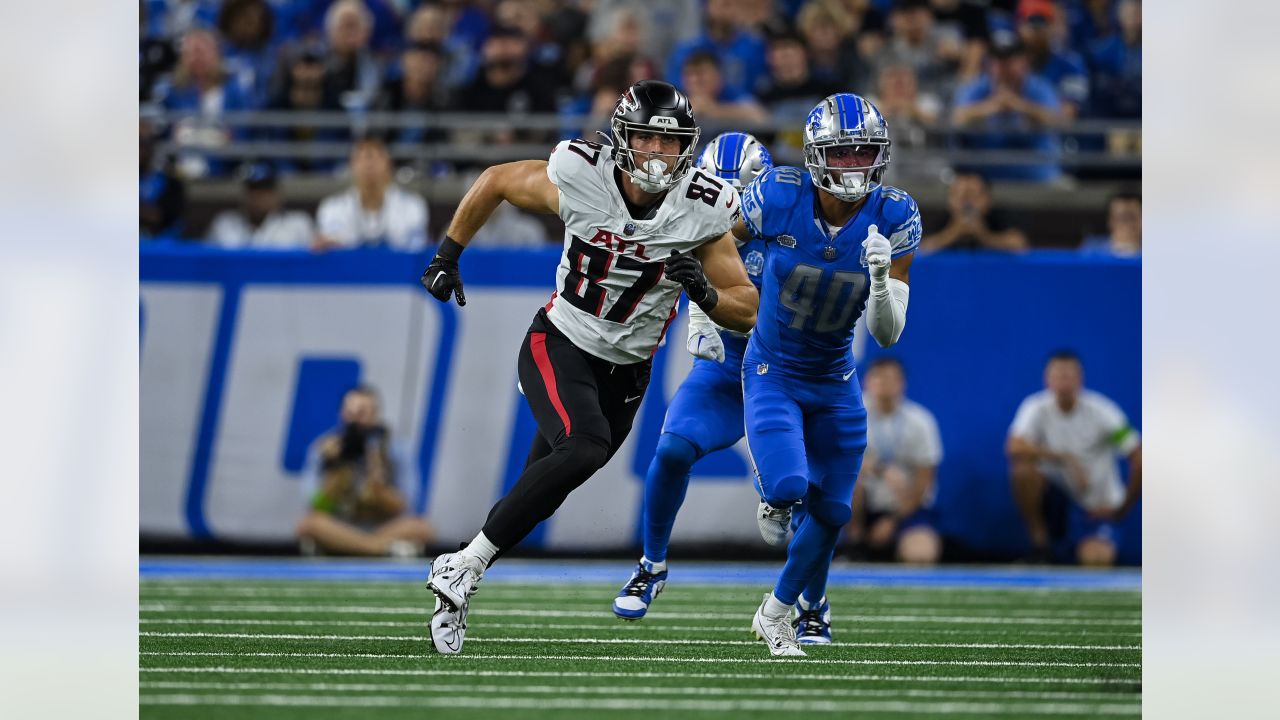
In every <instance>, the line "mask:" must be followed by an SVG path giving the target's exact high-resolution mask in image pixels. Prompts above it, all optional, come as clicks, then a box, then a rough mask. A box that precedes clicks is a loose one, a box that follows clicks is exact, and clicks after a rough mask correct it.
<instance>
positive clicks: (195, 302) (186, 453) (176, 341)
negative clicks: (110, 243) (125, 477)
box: [138, 283, 222, 536]
mask: <svg viewBox="0 0 1280 720" xmlns="http://www.w3.org/2000/svg"><path fill="white" fill-rule="evenodd" d="M141 295H142V322H143V325H142V349H141V360H142V362H141V366H140V367H139V370H138V385H139V387H138V435H139V457H138V461H139V465H138V525H139V528H140V529H141V530H142V531H143V532H149V533H156V534H160V535H169V536H182V535H186V534H187V532H188V530H189V528H188V527H187V520H186V514H185V509H184V508H185V502H186V491H187V481H188V480H189V478H190V477H191V462H192V460H193V459H194V457H195V449H196V436H197V433H199V431H200V418H201V413H202V410H203V408H204V397H205V389H206V388H207V387H208V384H209V369H210V367H209V361H210V359H211V357H212V353H213V341H214V337H215V334H216V332H217V327H218V313H219V310H220V309H221V306H222V288H221V287H219V286H217V285H205V284H197V283H180V284H179V283H174V284H170V283H146V284H144V285H142V287H141Z"/></svg>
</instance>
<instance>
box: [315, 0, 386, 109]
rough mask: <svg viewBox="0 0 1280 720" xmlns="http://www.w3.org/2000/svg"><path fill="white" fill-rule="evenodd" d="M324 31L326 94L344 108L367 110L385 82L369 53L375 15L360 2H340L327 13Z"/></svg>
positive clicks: (347, 0)
mask: <svg viewBox="0 0 1280 720" xmlns="http://www.w3.org/2000/svg"><path fill="white" fill-rule="evenodd" d="M324 30H325V38H326V39H327V41H328V56H327V57H326V58H325V69H324V84H325V91H326V92H328V93H329V94H330V95H331V96H333V97H335V98H337V99H338V103H339V104H340V105H342V107H344V108H348V109H367V108H368V107H370V106H371V105H372V104H373V101H374V99H375V98H376V97H377V95H378V86H379V85H380V84H381V82H382V69H381V68H380V67H379V66H378V63H377V61H376V60H374V57H373V54H372V53H371V52H370V50H369V38H370V35H371V33H372V32H373V14H372V13H370V12H369V9H368V8H367V7H365V5H364V3H362V2H361V1H360V0H338V1H337V2H335V3H334V4H332V5H330V6H329V10H328V12H327V13H325V17H324Z"/></svg>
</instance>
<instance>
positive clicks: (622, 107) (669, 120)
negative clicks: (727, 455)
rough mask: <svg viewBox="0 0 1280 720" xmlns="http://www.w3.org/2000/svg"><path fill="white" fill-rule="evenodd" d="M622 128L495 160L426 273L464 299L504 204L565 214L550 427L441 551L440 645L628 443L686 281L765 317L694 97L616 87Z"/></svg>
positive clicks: (692, 288)
mask: <svg viewBox="0 0 1280 720" xmlns="http://www.w3.org/2000/svg"><path fill="white" fill-rule="evenodd" d="M610 128H611V130H612V141H613V142H612V146H611V147H607V146H604V145H600V144H598V143H593V142H587V141H585V140H571V141H566V142H562V143H560V144H559V145H557V146H556V148H555V150H553V151H552V153H551V157H550V159H549V160H545V161H544V160H525V161H520V162H513V163H507V164H504V165H497V166H494V167H491V168H489V169H488V170H486V171H485V172H484V174H482V175H481V176H480V178H479V179H478V180H477V181H476V182H475V184H474V185H472V186H471V189H470V190H469V191H468V192H467V194H466V196H465V197H464V198H463V199H462V202H461V203H460V204H459V205H458V209H457V212H456V213H455V214H454V216H453V220H452V222H451V223H450V224H449V228H448V231H447V233H446V236H445V240H444V242H443V243H441V246H440V249H439V251H438V252H437V253H436V256H435V258H434V259H432V261H431V265H430V266H429V267H428V268H427V270H426V272H425V273H423V275H422V284H423V286H424V287H426V288H427V291H428V292H430V293H431V294H432V295H433V296H435V297H436V299H438V300H440V301H442V302H448V301H449V298H450V297H451V296H455V297H456V299H457V302H458V305H460V306H461V305H465V304H466V296H465V295H464V293H463V287H462V277H461V275H460V273H459V271H458V256H459V255H460V254H461V253H462V250H463V249H464V248H465V247H466V245H467V243H468V241H470V240H471V237H472V236H473V235H474V234H475V232H476V230H478V229H479V228H480V226H481V225H483V224H484V222H485V220H486V219H488V217H489V215H490V214H492V213H493V211H494V209H495V208H497V206H498V204H499V203H501V202H502V201H503V200H506V201H507V202H510V203H511V204H513V205H515V206H517V207H520V208H523V209H525V210H529V211H533V212H543V213H558V214H559V215H560V218H561V219H562V220H564V224H565V239H564V254H563V256H562V257H561V259H560V267H559V269H558V270H557V272H556V289H555V292H553V293H552V295H551V300H550V301H549V302H548V303H547V304H546V307H544V308H542V309H540V310H539V311H538V313H537V314H536V315H535V317H534V319H533V324H532V326H531V327H530V328H529V332H528V334H527V335H526V337H525V341H524V344H523V345H522V346H521V348H520V357H519V377H520V385H521V387H522V388H523V390H524V395H525V398H526V400H527V401H528V403H529V407H530V409H531V410H532V411H533V415H534V418H535V419H536V420H537V423H538V434H537V436H536V437H535V438H534V441H533V447H532V448H531V450H530V451H529V457H528V460H527V461H526V464H525V469H524V472H523V473H522V474H521V475H520V479H519V481H517V482H516V484H515V486H514V487H512V489H511V491H510V492H509V493H507V495H506V496H504V497H503V498H502V499H501V500H499V501H498V503H497V504H496V505H494V507H493V509H492V510H491V511H490V512H489V517H488V520H486V522H485V524H484V527H483V529H482V530H481V532H480V533H479V534H478V535H476V537H475V539H473V540H472V541H471V542H470V543H469V544H468V545H467V546H466V547H465V548H463V549H462V550H460V551H458V552H456V553H448V554H445V555H441V556H439V557H437V558H436V559H435V560H434V561H433V562H432V563H431V577H430V580H428V588H429V589H430V590H431V591H432V592H433V593H435V595H436V603H435V613H434V615H433V616H432V619H431V639H432V645H433V647H435V649H436V650H437V651H438V652H441V653H456V652H459V651H460V650H461V649H462V643H463V640H464V636H465V632H466V618H467V607H468V601H469V599H470V596H471V594H472V593H474V592H475V588H476V584H477V583H479V582H480V579H481V577H482V576H483V575H484V571H485V569H486V568H487V567H488V566H489V565H490V564H492V562H493V561H494V559H495V558H496V557H498V556H499V555H501V554H502V552H504V551H505V550H507V549H509V548H511V547H512V546H514V545H516V544H517V543H519V542H520V541H521V540H522V539H524V537H525V536H526V535H528V534H529V532H530V531H532V530H533V528H534V527H535V526H537V524H538V523H540V522H542V521H543V520H545V519H547V518H548V517H550V516H551V515H552V513H554V512H555V511H556V508H558V507H560V505H561V504H562V503H563V502H564V500H565V498H566V497H568V495H569V493H570V492H571V491H572V490H573V489H574V488H576V487H578V486H579V485H581V484H582V483H583V482H585V481H586V480H587V479H588V478H590V477H591V476H592V475H593V474H594V473H595V472H596V471H597V470H599V469H600V468H601V467H603V466H604V464H605V463H606V462H608V460H609V458H610V457H612V456H613V453H614V452H616V451H617V449H618V447H619V446H620V445H622V442H623V440H625V439H626V437H627V434H628V433H629V432H630V431H631V423H632V420H633V419H634V417H635V413H636V410H637V409H638V408H639V407H640V399H641V398H642V397H643V396H644V392H645V388H646V387H647V386H648V384H649V369H650V364H651V362H650V358H651V357H652V355H653V353H654V351H655V350H656V349H657V347H658V343H659V342H660V341H661V339H662V336H663V334H664V333H665V332H666V329H667V326H668V325H670V323H671V321H672V320H673V319H674V318H675V315H676V308H677V302H678V301H679V299H680V292H681V290H683V291H684V292H685V293H686V294H687V295H688V296H689V299H690V301H692V302H694V303H696V304H697V305H698V306H699V307H700V308H702V310H703V311H705V312H706V313H707V315H709V316H710V318H711V319H712V320H714V321H715V322H716V323H717V324H719V325H720V326H722V327H725V328H728V329H730V330H736V331H739V332H746V331H749V330H751V328H752V327H754V326H755V319H756V308H757V305H758V304H759V296H758V294H757V292H756V288H755V285H753V284H752V283H751V280H750V279H749V278H748V277H747V271H746V269H745V268H744V267H743V264H742V260H741V258H740V257H739V255H738V250H737V245H736V243H735V241H734V239H733V236H732V235H731V234H730V233H729V229H730V226H731V225H732V223H733V221H734V219H735V218H736V217H737V216H738V212H739V198H738V193H737V191H736V190H734V189H733V188H732V187H730V186H729V184H728V183H726V182H724V181H723V180H720V179H719V178H716V177H714V176H712V175H709V174H706V173H703V172H701V171H699V170H697V169H694V168H693V157H694V149H695V147H696V146H697V142H698V134H699V130H698V125H697V122H696V121H695V120H694V117H693V110H692V108H691V107H690V106H689V99H688V98H687V97H685V96H684V94H683V93H681V92H680V91H678V90H676V88H675V87H674V86H672V85H671V84H669V83H665V82H661V81H657V80H643V81H641V82H638V83H636V84H635V85H633V86H631V87H630V88H629V89H628V90H627V91H626V92H625V93H623V94H622V96H621V97H620V98H619V99H618V104H617V106H616V107H615V109H614V113H613V118H612V119H611V121H610Z"/></svg>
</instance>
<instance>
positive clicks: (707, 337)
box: [687, 303, 724, 363]
mask: <svg viewBox="0 0 1280 720" xmlns="http://www.w3.org/2000/svg"><path fill="white" fill-rule="evenodd" d="M687 347H688V348H689V354H690V355H692V356H694V357H700V358H702V359H703V360H715V361H716V362H718V363H722V362H724V341H723V340H721V339H720V332H719V331H718V330H717V329H716V326H715V325H714V324H713V323H712V322H711V320H710V318H708V317H707V316H706V314H705V313H703V312H702V309H701V308H699V307H698V306H696V305H694V304H693V303H689V340H688V344H687Z"/></svg>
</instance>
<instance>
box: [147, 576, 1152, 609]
mask: <svg viewBox="0 0 1280 720" xmlns="http://www.w3.org/2000/svg"><path fill="white" fill-rule="evenodd" d="M597 587H598V586H597ZM599 589H600V590H603V591H604V592H605V593H608V594H603V595H600V597H601V599H604V600H607V599H609V598H610V597H612V596H613V593H615V592H617V589H616V588H611V589H608V590H606V589H604V588H599ZM707 589H714V590H715V591H716V594H717V595H725V594H731V593H748V592H749V593H752V594H754V593H757V592H760V591H761V587H758V586H755V585H736V586H712V585H678V586H674V587H672V586H668V588H667V594H666V595H665V596H664V598H663V600H662V602H664V603H666V602H684V603H699V602H702V601H699V600H697V599H695V598H691V597H679V595H687V594H692V593H691V592H690V591H694V590H697V591H705V590H707ZM426 592H427V591H426V589H425V587H424V585H423V584H422V583H414V584H409V583H405V584H404V585H401V586H391V587H387V588H376V587H362V586H352V587H299V586H297V585H289V586H287V587H263V586H253V585H249V586H244V585H228V586H213V587H211V586H208V585H179V584H170V583H167V582H166V583H162V584H161V583H154V582H150V583H149V582H144V583H142V585H141V595H142V597H143V598H144V599H149V598H151V597H155V598H168V597H202V596H203V597H210V598H215V599H216V598H233V597H248V598H254V597H267V598H288V597H332V598H342V597H353V598H359V597H369V598H387V599H392V598H395V599H407V598H415V597H420V596H422V595H424V594H425V593H426ZM1023 592H1027V591H1023ZM1073 592H1079V591H1073ZM484 593H485V596H486V597H489V598H501V599H512V600H519V599H523V598H528V597H531V596H533V595H536V596H537V597H538V598H539V599H541V600H545V599H549V598H555V599H557V600H565V599H567V600H573V599H582V600H592V599H593V598H594V597H595V596H596V595H597V594H598V593H596V592H594V591H593V589H592V586H576V587H575V586H563V587H555V588H548V587H544V586H537V587H529V588H524V589H521V588H514V587H505V586H502V585H498V586H485V588H484ZM852 593H857V595H858V596H859V597H858V601H859V602H863V603H865V602H874V603H875V604H876V605H889V606H894V605H898V604H916V603H924V604H932V605H933V606H935V607H936V606H937V605H940V604H941V605H947V606H952V605H973V606H978V607H981V606H984V605H990V606H993V607H1006V606H1010V605H1012V606H1016V607H1023V606H1026V605H1027V604H1028V600H1032V603H1031V604H1034V600H1035V599H1041V600H1052V601H1054V602H1060V603H1061V604H1064V605H1070V606H1072V607H1090V606H1100V607H1116V606H1127V607H1124V608H1123V609H1130V610H1131V609H1136V608H1135V607H1134V606H1135V605H1137V604H1138V602H1139V601H1140V596H1138V595H1137V594H1134V596H1133V598H1132V601H1130V602H1126V601H1125V599H1120V600H1116V599H1113V598H1109V597H1097V596H1090V597H1067V596H1063V595H1062V594H1061V592H1059V593H1058V594H1056V595H1044V596H1040V597H1039V598H1033V597H1009V596H998V597H980V596H968V595H960V594H959V593H953V592H945V593H944V592H939V593H919V592H915V593H897V594H895V593H894V591H893V590H886V589H882V588H866V589H861V588H844V587H832V588H831V594H832V595H838V596H847V595H849V594H852ZM673 594H676V595H677V596H675V597H673ZM1028 595H1030V593H1029V592H1028ZM592 601H594V600H592Z"/></svg>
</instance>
